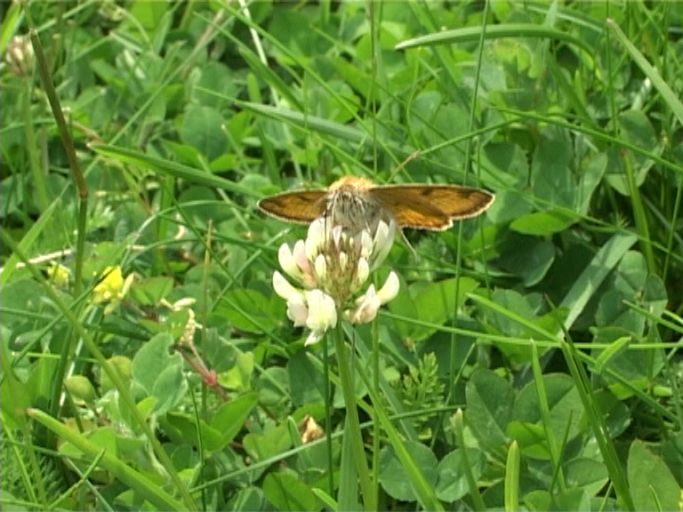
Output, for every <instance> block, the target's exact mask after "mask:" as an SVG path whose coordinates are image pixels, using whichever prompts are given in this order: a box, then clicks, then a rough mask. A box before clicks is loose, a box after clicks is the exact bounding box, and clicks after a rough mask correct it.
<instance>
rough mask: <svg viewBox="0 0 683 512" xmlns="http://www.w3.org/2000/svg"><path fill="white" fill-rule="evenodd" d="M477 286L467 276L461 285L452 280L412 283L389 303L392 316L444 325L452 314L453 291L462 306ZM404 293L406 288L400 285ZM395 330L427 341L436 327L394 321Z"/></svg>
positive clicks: (415, 338)
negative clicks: (393, 314) (466, 297)
mask: <svg viewBox="0 0 683 512" xmlns="http://www.w3.org/2000/svg"><path fill="white" fill-rule="evenodd" d="M478 286H479V283H478V282H477V281H475V280H474V279H471V278H469V277H461V278H460V284H459V286H458V281H457V279H455V278H452V279H445V280H443V281H438V282H436V283H414V284H412V285H410V286H409V287H408V291H407V293H405V292H401V293H399V295H398V297H396V299H395V300H393V301H392V302H390V303H389V310H390V311H391V312H392V313H396V314H398V315H403V316H406V317H411V318H419V319H420V320H422V321H424V322H430V323H433V324H436V325H443V324H444V323H446V322H447V321H448V320H449V319H450V318H451V317H452V316H453V315H454V314H455V302H456V300H455V297H456V288H457V291H458V304H462V303H463V301H464V297H465V295H466V294H468V293H471V292H472V291H474V290H475V289H476V288H477V287H478ZM402 289H404V290H405V287H403V286H402ZM396 326H397V328H398V329H399V330H400V332H401V333H402V335H403V336H404V337H408V338H411V339H412V340H414V341H420V340H423V339H425V338H428V337H429V336H431V335H432V334H434V333H435V332H436V331H437V328H434V327H427V326H422V325H414V324H408V323H404V322H397V323H396Z"/></svg>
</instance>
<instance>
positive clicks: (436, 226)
mask: <svg viewBox="0 0 683 512" xmlns="http://www.w3.org/2000/svg"><path fill="white" fill-rule="evenodd" d="M369 194H370V196H371V197H372V198H373V199H374V200H376V201H377V202H378V203H379V204H380V206H381V207H383V208H385V209H387V210H388V211H389V212H390V213H391V214H392V215H393V217H394V219H395V220H396V223H397V224H398V225H399V226H400V227H409V228H417V229H431V230H436V231H440V230H443V229H447V228H449V227H451V226H452V224H453V220H457V219H465V218H468V217H474V216H476V215H479V214H480V213H482V212H483V211H485V210H486V209H487V208H488V207H489V206H490V205H491V203H492V202H493V198H494V196H493V194H491V193H489V192H487V191H485V190H481V189H478V188H470V187H460V186H456V185H389V186H383V187H374V188H372V189H370V191H369Z"/></svg>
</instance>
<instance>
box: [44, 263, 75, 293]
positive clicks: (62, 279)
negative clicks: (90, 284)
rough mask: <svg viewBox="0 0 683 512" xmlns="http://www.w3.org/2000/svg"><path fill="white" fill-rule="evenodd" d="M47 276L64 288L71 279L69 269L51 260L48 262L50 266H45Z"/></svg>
mask: <svg viewBox="0 0 683 512" xmlns="http://www.w3.org/2000/svg"><path fill="white" fill-rule="evenodd" d="M47 276H48V277H49V278H50V280H51V281H52V282H53V283H54V284H55V285H57V286H59V287H60V288H66V287H67V286H68V285H69V280H70V279H71V270H69V267H65V266H64V265H62V264H61V263H55V262H52V263H50V266H49V267H47Z"/></svg>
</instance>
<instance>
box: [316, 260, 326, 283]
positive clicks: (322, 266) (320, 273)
mask: <svg viewBox="0 0 683 512" xmlns="http://www.w3.org/2000/svg"><path fill="white" fill-rule="evenodd" d="M314 267H315V275H316V277H317V278H318V281H322V280H323V279H325V275H326V274H327V262H326V261H325V256H323V255H322V254H318V256H317V257H316V258H315V263H314Z"/></svg>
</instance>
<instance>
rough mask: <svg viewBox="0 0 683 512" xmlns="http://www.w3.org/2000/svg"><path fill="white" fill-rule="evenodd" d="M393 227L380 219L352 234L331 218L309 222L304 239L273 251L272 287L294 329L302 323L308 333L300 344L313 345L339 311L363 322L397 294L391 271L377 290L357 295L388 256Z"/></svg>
mask: <svg viewBox="0 0 683 512" xmlns="http://www.w3.org/2000/svg"><path fill="white" fill-rule="evenodd" d="M395 231H396V225H395V223H394V222H393V221H392V222H390V223H389V224H387V223H386V222H384V221H380V222H379V223H378V224H377V226H376V228H375V229H374V231H371V230H370V228H367V229H362V230H360V231H357V232H353V233H351V232H350V231H349V230H347V229H345V227H344V226H342V225H338V224H337V225H335V224H334V223H333V219H332V218H330V217H320V218H318V219H316V220H314V221H313V222H311V224H310V226H309V227H308V234H307V236H306V240H305V241H304V240H299V241H297V242H296V243H295V244H294V246H293V247H292V248H290V246H289V245H287V244H283V245H282V246H281V247H280V249H279V251H278V261H279V263H280V266H281V267H282V270H283V271H284V272H285V273H286V274H287V276H288V277H289V278H291V280H292V281H294V282H295V284H296V285H298V286H300V287H301V288H297V287H296V286H294V285H292V284H291V283H290V281H288V280H287V278H285V276H283V275H282V274H281V273H280V272H277V271H276V272H274V274H273V289H274V290H275V293H277V294H278V295H279V296H280V297H282V298H283V299H285V300H286V301H287V317H288V318H289V319H290V320H291V321H292V322H293V323H294V326H295V327H301V326H306V327H307V328H308V329H310V331H311V332H310V334H309V336H308V338H307V339H306V342H305V345H306V346H308V345H311V344H313V343H317V342H318V341H319V340H320V339H322V337H323V336H324V334H325V332H326V331H327V330H328V329H329V328H331V327H334V326H336V325H337V319H338V316H339V314H340V312H341V311H344V317H345V318H346V319H347V320H349V321H351V322H353V323H366V322H370V321H372V320H373V319H374V318H375V317H376V316H377V311H378V310H379V308H380V306H382V305H383V304H386V303H387V302H388V301H390V300H391V299H393V298H394V297H395V296H396V294H397V293H398V287H399V281H398V277H397V276H396V274H395V273H394V272H391V273H390V274H389V277H388V278H387V281H386V283H385V284H384V286H382V288H381V289H380V290H379V291H376V290H375V287H374V286H373V285H370V287H369V288H368V289H367V291H366V292H365V293H364V294H362V295H361V296H360V297H358V298H356V296H357V292H359V291H360V290H361V289H362V288H363V286H364V285H365V283H366V282H367V280H368V278H369V277H370V272H371V271H372V270H374V269H375V268H377V267H378V266H379V265H381V263H382V262H383V261H384V259H385V258H386V256H387V255H388V254H389V251H390V249H391V245H392V244H393V241H394V234H395Z"/></svg>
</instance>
